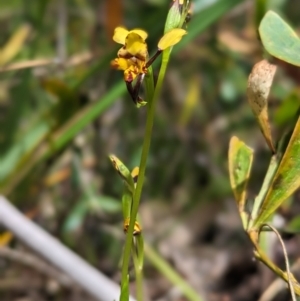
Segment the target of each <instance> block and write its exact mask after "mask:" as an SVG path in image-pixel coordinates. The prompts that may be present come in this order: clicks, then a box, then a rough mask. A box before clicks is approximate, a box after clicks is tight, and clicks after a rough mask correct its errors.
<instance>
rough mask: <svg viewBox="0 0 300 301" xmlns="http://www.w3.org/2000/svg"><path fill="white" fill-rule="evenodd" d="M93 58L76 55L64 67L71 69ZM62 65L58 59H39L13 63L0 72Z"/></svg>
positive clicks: (87, 55)
mask: <svg viewBox="0 0 300 301" xmlns="http://www.w3.org/2000/svg"><path fill="white" fill-rule="evenodd" d="M93 57H94V56H93V54H92V53H90V52H84V53H80V54H76V55H74V56H72V57H70V59H68V60H67V61H66V63H65V64H64V66H66V67H71V66H75V65H79V64H82V63H85V62H87V61H90V60H91V59H92V58H93ZM62 64H63V62H62V61H61V60H60V59H59V58H50V59H48V58H41V59H36V60H30V61H23V62H18V63H13V64H10V65H7V66H4V67H0V72H6V71H15V70H21V69H28V68H36V67H43V66H47V65H62Z"/></svg>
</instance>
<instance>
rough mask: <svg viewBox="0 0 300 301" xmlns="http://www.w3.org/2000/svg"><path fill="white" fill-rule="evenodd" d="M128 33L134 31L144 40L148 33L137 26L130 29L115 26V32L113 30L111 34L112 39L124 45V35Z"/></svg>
mask: <svg viewBox="0 0 300 301" xmlns="http://www.w3.org/2000/svg"><path fill="white" fill-rule="evenodd" d="M130 33H136V34H138V35H139V36H140V37H141V38H142V39H143V40H144V41H145V40H146V39H147V37H148V34H147V32H146V31H144V30H142V29H139V28H135V29H132V30H127V29H126V28H125V27H121V26H119V27H117V28H116V29H115V32H114V36H113V40H114V41H115V42H116V43H118V44H121V45H125V40H126V37H127V36H128V35H129V34H130Z"/></svg>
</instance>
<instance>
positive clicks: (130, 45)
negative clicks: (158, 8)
mask: <svg viewBox="0 0 300 301" xmlns="http://www.w3.org/2000/svg"><path fill="white" fill-rule="evenodd" d="M118 57H122V58H131V57H136V58H137V59H139V60H142V61H145V60H146V59H147V58H148V48H147V44H146V42H145V40H144V39H143V38H142V37H141V36H140V35H138V34H137V33H135V32H131V33H129V34H128V35H127V36H126V38H125V45H124V46H123V47H122V48H121V49H120V50H119V51H118Z"/></svg>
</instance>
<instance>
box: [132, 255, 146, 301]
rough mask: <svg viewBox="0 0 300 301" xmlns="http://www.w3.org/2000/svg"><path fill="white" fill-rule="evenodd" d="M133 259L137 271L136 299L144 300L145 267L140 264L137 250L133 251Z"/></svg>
mask: <svg viewBox="0 0 300 301" xmlns="http://www.w3.org/2000/svg"><path fill="white" fill-rule="evenodd" d="M132 258H133V263H134V270H135V279H136V298H137V300H139V301H140V300H143V296H144V294H143V278H144V277H143V267H142V266H141V265H140V264H139V260H138V257H137V254H136V250H132Z"/></svg>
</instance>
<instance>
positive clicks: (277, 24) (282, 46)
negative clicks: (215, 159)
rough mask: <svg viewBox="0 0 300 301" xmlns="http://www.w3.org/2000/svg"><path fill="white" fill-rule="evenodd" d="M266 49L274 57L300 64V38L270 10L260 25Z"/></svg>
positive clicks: (260, 32)
mask: <svg viewBox="0 0 300 301" xmlns="http://www.w3.org/2000/svg"><path fill="white" fill-rule="evenodd" d="M259 34H260V37H261V40H262V43H263V45H264V47H265V49H266V50H267V51H268V52H269V53H270V54H271V55H273V56H274V57H276V58H278V59H281V60H283V61H285V62H288V63H290V64H292V65H296V66H300V56H299V53H300V40H299V38H298V36H297V34H296V33H295V32H294V30H293V29H292V28H291V27H290V26H289V25H288V24H287V23H286V22H285V21H284V20H283V19H281V17H280V16H279V15H277V14H276V13H275V12H273V11H268V12H267V13H266V15H265V16H264V18H263V19H262V21H261V23H260V26H259Z"/></svg>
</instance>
